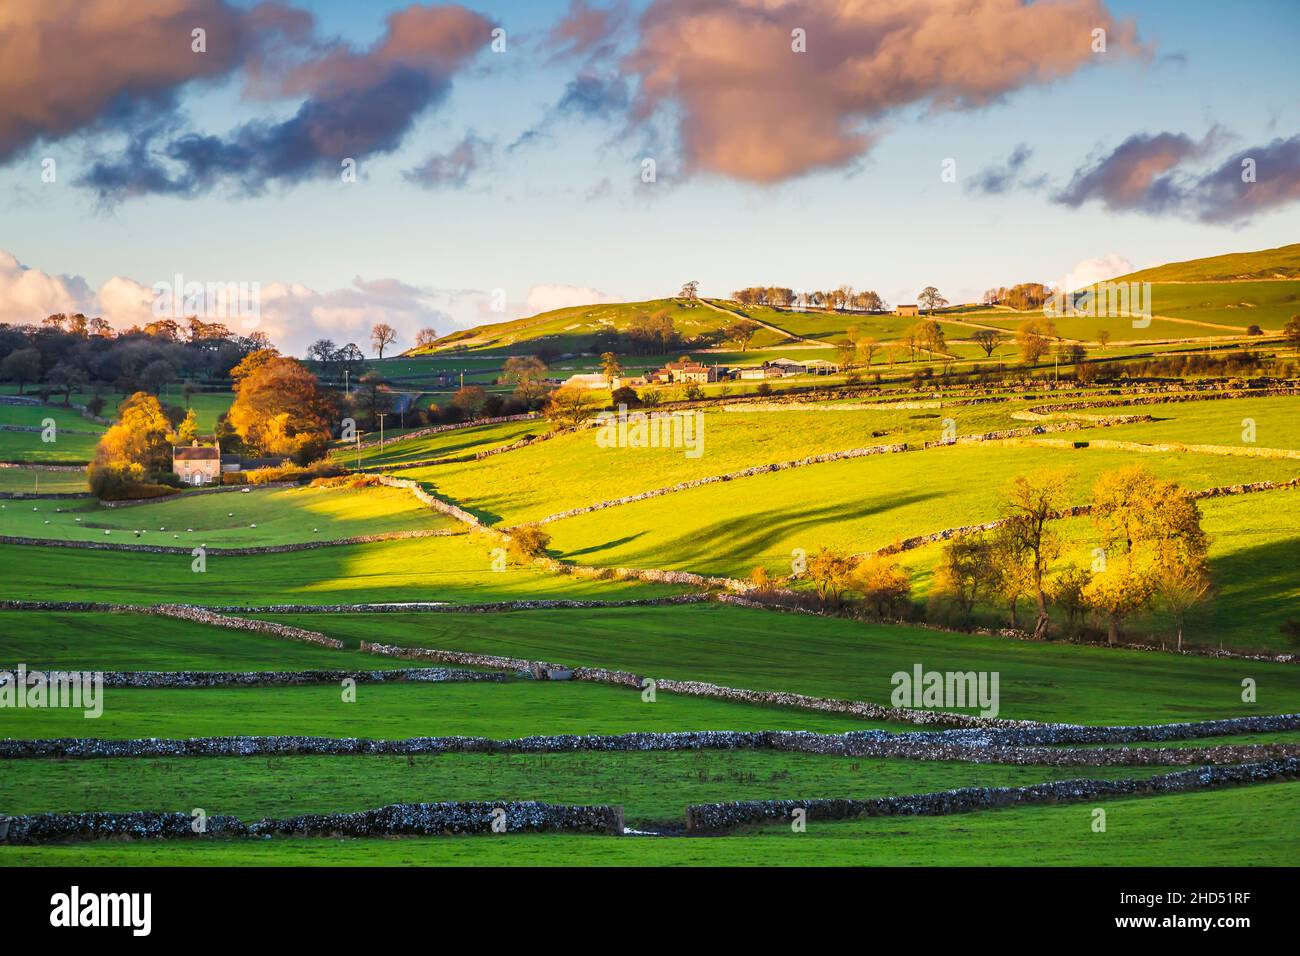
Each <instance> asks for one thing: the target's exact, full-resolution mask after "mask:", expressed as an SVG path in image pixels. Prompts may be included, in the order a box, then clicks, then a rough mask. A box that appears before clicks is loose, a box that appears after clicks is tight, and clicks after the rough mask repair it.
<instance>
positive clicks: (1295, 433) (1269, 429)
mask: <svg viewBox="0 0 1300 956" xmlns="http://www.w3.org/2000/svg"><path fill="white" fill-rule="evenodd" d="M1080 411H1082V412H1086V413H1088V414H1100V415H1106V414H1125V413H1132V412H1137V413H1144V414H1148V415H1151V416H1153V417H1154V418H1155V419H1156V421H1154V422H1142V423H1140V424H1136V425H1117V426H1115V427H1113V428H1107V429H1106V430H1105V431H1104V432H1097V433H1095V435H1094V436H1090V437H1096V438H1110V439H1116V440H1122V441H1137V442H1143V443H1146V444H1157V443H1159V442H1181V443H1183V444H1187V445H1197V444H1199V445H1229V446H1233V447H1238V448H1242V449H1249V448H1250V447H1252V446H1254V447H1256V448H1288V449H1291V450H1292V451H1297V450H1300V397H1297V396H1288V397H1281V398H1248V399H1239V400H1226V401H1225V400H1221V401H1204V402H1170V403H1169V404H1166V405H1148V406H1145V407H1142V408H1115V409H1107V408H1084V409H1080ZM1249 422H1253V423H1254V440H1253V441H1246V440H1245V439H1246V438H1247V437H1249V434H1248V433H1249ZM1297 471H1298V472H1300V465H1297Z"/></svg>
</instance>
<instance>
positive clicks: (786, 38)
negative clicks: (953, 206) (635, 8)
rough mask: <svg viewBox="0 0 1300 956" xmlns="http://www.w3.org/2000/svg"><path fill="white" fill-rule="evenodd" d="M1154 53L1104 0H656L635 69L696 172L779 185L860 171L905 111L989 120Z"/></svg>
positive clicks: (629, 63)
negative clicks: (1085, 74)
mask: <svg viewBox="0 0 1300 956" xmlns="http://www.w3.org/2000/svg"><path fill="white" fill-rule="evenodd" d="M796 29H800V30H803V31H804V35H805V36H806V52H803V53H798V52H794V51H793V50H792V43H793V38H792V31H794V30H796ZM1095 29H1102V30H1105V31H1106V47H1107V52H1106V53H1105V54H1098V53H1094V52H1093V31H1094V30H1095ZM1145 52H1147V51H1146V50H1144V48H1143V47H1142V46H1141V45H1140V44H1139V43H1138V40H1137V31H1136V27H1135V26H1134V25H1133V24H1132V23H1131V22H1128V21H1117V20H1116V19H1115V18H1114V17H1112V16H1111V15H1110V13H1109V12H1107V10H1106V8H1105V6H1104V5H1103V3H1102V2H1101V0H1041V2H1038V3H1032V4H1024V3H1022V2H1021V0H788V2H781V0H728V2H724V0H653V2H652V3H651V5H650V6H649V8H648V9H647V10H646V11H645V13H644V14H643V16H642V18H641V21H640V24H639V39H638V45H637V47H636V49H635V50H634V51H633V52H632V53H631V54H629V55H628V56H627V57H626V58H625V59H624V61H623V69H624V70H625V71H626V72H627V73H629V74H635V75H636V76H637V77H639V79H640V83H641V85H640V93H639V98H638V101H637V103H636V106H635V116H636V117H638V118H641V119H645V118H648V117H649V116H651V115H653V114H655V113H657V112H659V111H661V110H668V111H671V112H675V116H676V121H677V124H678V131H679V136H680V141H681V147H682V150H683V154H684V158H685V161H686V165H687V168H688V170H689V171H692V172H710V173H719V174H722V175H724V176H729V177H733V178H737V179H742V180H748V181H752V182H758V183H773V182H779V181H781V180H784V179H789V178H791V177H795V176H799V175H802V174H804V173H807V172H810V171H812V170H817V169H825V168H834V167H839V166H844V165H846V164H848V163H851V162H852V161H854V160H855V159H857V158H858V157H860V156H862V155H863V154H864V153H865V152H866V151H867V150H868V149H870V148H871V146H872V144H873V142H874V141H875V139H876V136H877V135H878V134H877V133H876V132H874V131H873V130H872V128H871V124H872V123H873V122H876V121H879V120H880V119H881V118H882V117H883V116H885V115H886V114H887V113H889V112H890V111H891V110H894V109H897V108H900V107H906V106H914V105H923V106H928V107H929V108H930V109H932V110H947V109H969V108H976V107H982V106H986V105H988V104H990V103H992V102H994V101H995V100H997V99H998V98H1000V97H1002V96H1005V95H1006V94H1008V93H1011V92H1013V91H1015V90H1017V89H1020V88H1022V87H1025V86H1030V85H1036V84H1045V83H1050V82H1052V81H1053V80H1056V79H1059V78H1061V77H1065V76H1069V75H1070V74H1072V73H1074V72H1076V71H1077V70H1079V69H1081V68H1082V67H1083V66H1085V65H1087V64H1089V63H1097V62H1105V61H1114V60H1116V59H1120V58H1124V57H1128V56H1133V55H1137V54H1142V53H1145Z"/></svg>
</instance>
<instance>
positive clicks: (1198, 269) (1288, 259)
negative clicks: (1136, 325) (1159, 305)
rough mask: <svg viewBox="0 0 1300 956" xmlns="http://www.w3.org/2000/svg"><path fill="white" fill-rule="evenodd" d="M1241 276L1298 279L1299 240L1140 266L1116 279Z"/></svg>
mask: <svg viewBox="0 0 1300 956" xmlns="http://www.w3.org/2000/svg"><path fill="white" fill-rule="evenodd" d="M1243 279H1300V242H1297V243H1292V244H1291V245H1289V246H1278V247H1277V248H1276V249H1260V250H1258V251H1257V252H1233V253H1229V254H1227V255H1223V256H1208V257H1206V258H1204V259H1188V260H1187V261H1185V262H1169V263H1166V264H1165V265H1162V266H1155V267H1153V268H1150V269H1140V270H1138V271H1137V272H1130V273H1129V274H1128V275H1124V276H1120V277H1119V278H1118V279H1117V280H1115V281H1119V280H1125V281H1131V282H1237V281H1241V280H1243Z"/></svg>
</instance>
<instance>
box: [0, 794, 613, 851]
mask: <svg viewBox="0 0 1300 956" xmlns="http://www.w3.org/2000/svg"><path fill="white" fill-rule="evenodd" d="M498 818H500V819H501V820H502V822H503V823H504V830H502V831H500V832H503V833H596V834H604V835H607V836H621V835H622V833H623V808H622V807H618V806H564V805H559V804H549V803H537V802H532V801H527V802H503V803H483V802H455V803H394V804H390V805H388V806H386V807H377V808H375V809H373V810H360V811H357V812H354V813H317V814H303V815H300V816H296V817H286V818H283V819H270V818H268V819H263V820H259V821H257V822H256V823H249V824H245V823H244V822H243V821H241V820H240V819H239V818H238V817H233V816H224V815H219V814H218V815H213V816H209V817H207V819H206V824H205V827H204V829H203V832H202V833H195V832H194V827H193V824H194V818H193V817H192V816H191V815H190V814H189V813H155V812H148V811H135V812H131V813H107V812H102V811H98V812H92V813H33V814H26V815H23V816H15V817H0V842H2V843H9V844H34V843H52V842H58V841H64V840H95V839H104V838H119V839H121V838H129V839H156V838H185V839H191V838H192V839H202V838H205V837H264V838H265V837H272V836H343V837H378V836H439V835H444V834H446V835H450V834H484V833H495V832H497V831H496V830H495V829H494V824H495V823H496V822H497V820H498Z"/></svg>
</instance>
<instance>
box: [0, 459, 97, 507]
mask: <svg viewBox="0 0 1300 956" xmlns="http://www.w3.org/2000/svg"><path fill="white" fill-rule="evenodd" d="M85 490H86V473H85V472H84V471H82V470H80V469H78V470H77V471H45V470H44V469H36V468H0V491H12V492H23V493H25V494H36V493H38V492H39V493H44V494H51V495H52V494H77V493H79V492H82V491H85ZM56 507H57V506H56Z"/></svg>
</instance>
